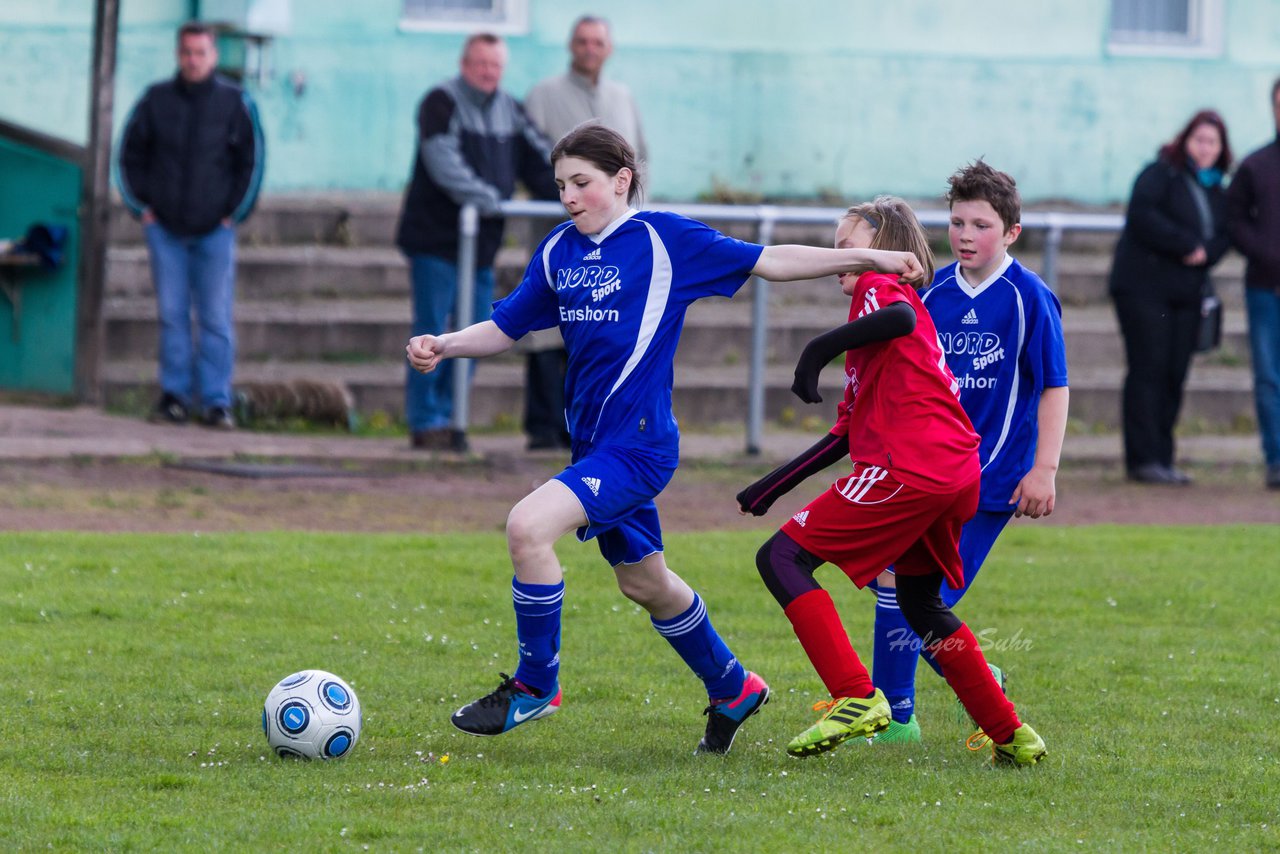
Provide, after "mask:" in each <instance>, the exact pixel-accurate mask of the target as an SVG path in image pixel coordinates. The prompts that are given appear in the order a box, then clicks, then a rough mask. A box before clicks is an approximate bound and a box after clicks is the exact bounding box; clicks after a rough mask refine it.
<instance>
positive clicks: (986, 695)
mask: <svg viewBox="0 0 1280 854" xmlns="http://www.w3.org/2000/svg"><path fill="white" fill-rule="evenodd" d="M929 652H931V653H932V654H933V660H934V661H936V662H938V666H939V667H941V668H942V675H943V677H945V678H946V680H947V684H948V685H950V686H951V690H953V691H955V692H956V696H957V697H959V698H960V702H961V703H963V704H964V708H965V711H967V712H968V713H969V716H970V717H972V718H973V719H974V720H975V721H977V723H978V726H979V727H981V728H982V731H983V732H985V733H986V734H987V735H989V736H990V737H991V739H992V740H993V741H995V742H996V743H997V744H1005V743H1006V742H1008V741H1009V739H1011V738H1013V731H1014V730H1015V729H1017V728H1018V727H1020V726H1022V722H1021V721H1019V720H1018V715H1017V713H1016V712H1015V711H1014V710H1013V703H1010V702H1009V698H1008V697H1006V696H1005V695H1004V692H1003V691H1001V690H1000V683H999V682H997V681H996V677H995V676H993V675H991V668H990V667H988V666H987V659H986V657H985V656H984V655H983V654H982V650H981V649H979V648H978V639H977V638H975V637H974V636H973V632H971V631H969V627H968V626H966V625H965V624H964V623H961V624H960V628H959V629H958V630H957V631H956V632H955V633H954V634H952V635H951V636H950V637H947V638H943V639H942V640H940V641H936V642H934V643H933V644H931V645H930V646H929Z"/></svg>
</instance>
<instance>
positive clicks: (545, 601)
mask: <svg viewBox="0 0 1280 854" xmlns="http://www.w3.org/2000/svg"><path fill="white" fill-rule="evenodd" d="M511 598H512V600H513V601H515V602H517V603H519V604H521V605H554V604H556V603H557V602H559V601H561V600H562V599H564V588H563V587H561V588H560V589H559V590H557V591H556V592H555V593H552V594H551V595H549V596H530V595H529V594H528V593H525V592H523V591H521V590H517V589H516V586H515V585H514V584H513V585H511Z"/></svg>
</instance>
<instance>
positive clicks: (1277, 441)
mask: <svg viewBox="0 0 1280 854" xmlns="http://www.w3.org/2000/svg"><path fill="white" fill-rule="evenodd" d="M1244 305H1245V309H1246V311H1247V313H1248V315H1249V350H1250V353H1251V354H1252V356H1253V403H1254V406H1256V407H1257V410H1258V433H1259V434H1260V435H1261V436H1262V456H1263V458H1264V459H1266V461H1267V465H1268V466H1280V290H1275V289H1272V290H1264V289H1262V288H1250V287H1246V288H1245V289H1244Z"/></svg>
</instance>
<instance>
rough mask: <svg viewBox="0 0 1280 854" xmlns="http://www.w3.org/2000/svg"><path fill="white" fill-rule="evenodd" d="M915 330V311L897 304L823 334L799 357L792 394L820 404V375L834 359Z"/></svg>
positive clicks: (901, 303) (807, 401)
mask: <svg viewBox="0 0 1280 854" xmlns="http://www.w3.org/2000/svg"><path fill="white" fill-rule="evenodd" d="M915 328H916V310H915V309H914V308H912V307H911V305H910V304H908V303H905V302H895V303H892V304H891V305H887V306H885V307H884V308H881V309H877V310H875V311H873V312H871V313H870V314H864V315H863V316H862V317H859V318H858V319H856V320H851V321H849V322H848V323H846V324H845V325H844V326H838V327H836V328H835V329H832V330H831V331H830V332H824V333H823V334H821V335H819V336H818V337H817V338H814V339H813V340H812V341H810V342H809V343H808V345H806V346H805V348H804V352H803V353H801V354H800V361H799V362H797V363H796V376H795V382H793V383H792V384H791V391H792V392H794V393H795V396H796V397H798V398H800V399H801V400H803V401H804V402H805V403H821V402H822V395H820V394H818V374H820V373H821V372H822V369H823V368H824V367H826V365H827V363H829V362H830V361H831V360H832V359H834V358H835V357H836V356H839V355H840V354H841V353H844V352H847V351H849V350H853V349H855V348H857V347H865V346H866V345H867V344H874V343H876V342H877V341H888V340H889V339H891V338H900V337H902V336H903V335H910V334H911V332H912V330H914V329H915Z"/></svg>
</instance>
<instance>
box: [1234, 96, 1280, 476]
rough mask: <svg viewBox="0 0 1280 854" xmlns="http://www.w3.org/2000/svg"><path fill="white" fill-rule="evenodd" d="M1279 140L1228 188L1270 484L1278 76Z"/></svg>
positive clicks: (1279, 209) (1279, 444) (1279, 333)
mask: <svg viewBox="0 0 1280 854" xmlns="http://www.w3.org/2000/svg"><path fill="white" fill-rule="evenodd" d="M1271 110H1272V112H1273V114H1274V117H1275V124H1276V139H1275V140H1274V141H1273V142H1271V143H1270V144H1269V145H1264V146H1263V147H1262V148H1259V149H1258V150H1257V151H1255V152H1253V153H1252V154H1250V155H1249V156H1248V157H1246V158H1245V159H1244V161H1243V162H1241V164H1240V168H1239V170H1238V171H1237V172H1236V175H1235V178H1234V179H1233V180H1232V182H1231V186H1230V188H1228V190H1227V221H1228V222H1229V223H1230V227H1231V240H1232V242H1233V243H1234V244H1235V246H1236V248H1237V249H1239V250H1240V253H1241V254H1242V255H1244V257H1245V258H1246V259H1248V262H1249V263H1248V266H1247V267H1246V268H1245V274H1244V285H1245V288H1244V296H1245V309H1246V311H1247V313H1248V316H1249V347H1250V350H1251V351H1252V355H1253V400H1254V405H1255V406H1256V407H1257V410H1258V432H1259V433H1260V434H1261V436H1262V454H1263V457H1264V458H1265V459H1266V462H1267V486H1268V487H1269V488H1271V489H1280V79H1278V80H1276V81H1275V83H1273V84H1272V86H1271Z"/></svg>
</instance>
